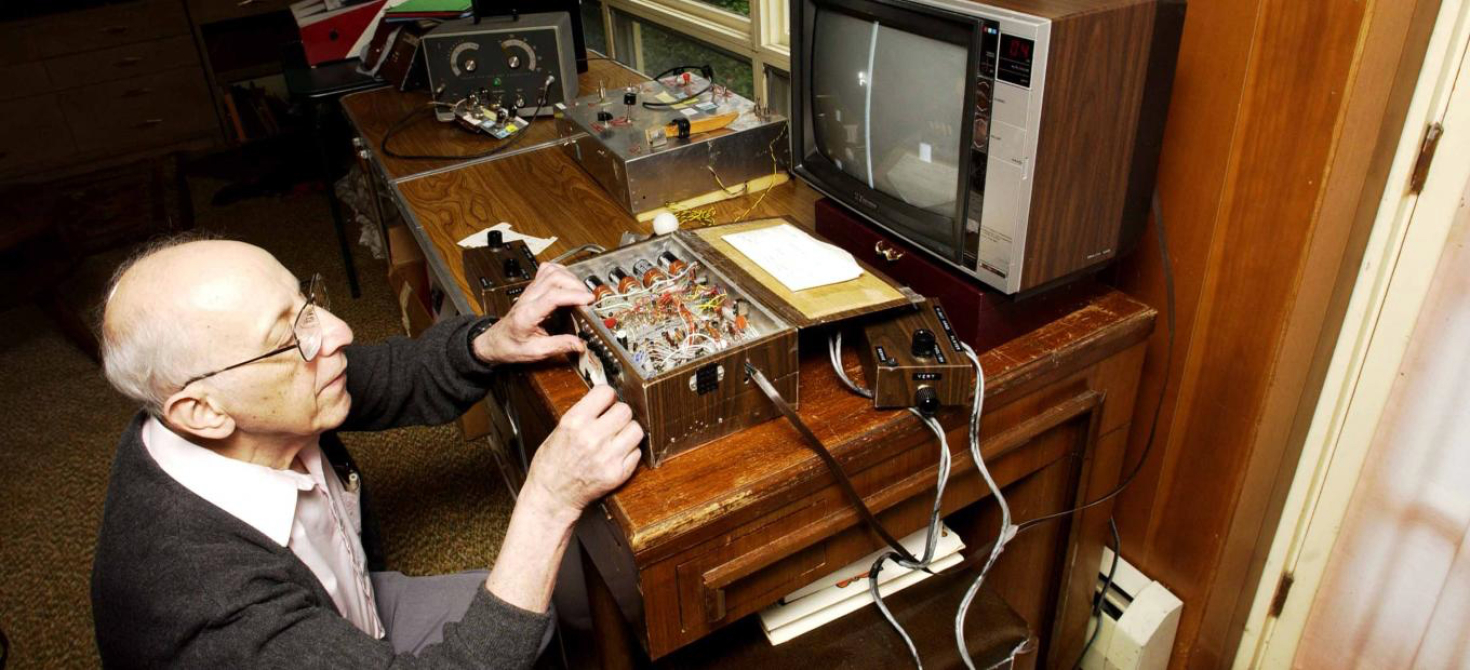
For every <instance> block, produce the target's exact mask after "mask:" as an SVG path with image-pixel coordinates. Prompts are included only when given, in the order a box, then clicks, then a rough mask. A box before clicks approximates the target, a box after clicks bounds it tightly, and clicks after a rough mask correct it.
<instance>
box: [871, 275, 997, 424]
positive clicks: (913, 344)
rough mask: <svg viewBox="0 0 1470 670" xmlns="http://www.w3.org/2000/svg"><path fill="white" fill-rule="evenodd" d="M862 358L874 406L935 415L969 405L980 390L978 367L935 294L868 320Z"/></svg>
mask: <svg viewBox="0 0 1470 670" xmlns="http://www.w3.org/2000/svg"><path fill="white" fill-rule="evenodd" d="M858 359H859V360H860V361H862V365H863V376H864V377H866V378H867V380H868V384H870V385H872V389H871V390H872V392H873V406H874V407H878V408H897V407H913V408H915V409H917V410H919V411H920V412H921V413H923V414H925V415H928V416H932V415H933V414H934V413H935V412H937V411H938V410H939V408H940V407H941V406H943V405H964V404H967V403H969V402H970V400H971V398H970V396H971V394H972V392H973V391H974V388H973V387H974V384H975V368H974V366H973V365H971V363H970V359H969V358H966V357H965V353H964V350H963V349H962V347H961V345H960V339H959V337H957V336H956V335H955V334H954V329H953V328H952V327H951V326H950V323H949V316H948V315H947V314H946V313H945V312H944V308H943V307H941V306H940V305H939V301H938V300H936V299H933V298H928V299H925V301H924V302H922V303H920V304H919V305H917V306H916V308H915V309H901V310H895V311H893V312H887V313H884V314H882V315H880V316H877V317H874V318H873V319H871V320H869V321H867V322H865V323H864V324H863V345H862V347H861V348H859V349H858Z"/></svg>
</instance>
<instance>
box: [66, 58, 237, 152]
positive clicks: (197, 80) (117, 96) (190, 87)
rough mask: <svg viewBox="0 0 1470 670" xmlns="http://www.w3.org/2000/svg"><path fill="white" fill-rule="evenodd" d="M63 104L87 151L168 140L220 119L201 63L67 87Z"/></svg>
mask: <svg viewBox="0 0 1470 670" xmlns="http://www.w3.org/2000/svg"><path fill="white" fill-rule="evenodd" d="M61 107H62V110H63V111H64V113H65V114H66V119H67V124H68V125H69V126H70V127H71V131H72V136H73V137H75V138H76V142H77V148H78V149H79V150H81V151H85V152H92V151H99V152H106V151H112V150H115V149H124V148H128V147H135V146H145V145H160V144H167V143H169V142H174V141H178V140H181V139H184V138H187V137H190V136H194V135H198V134H200V133H201V132H203V131H206V130H209V129H211V128H214V127H216V125H217V124H218V120H217V118H216V117H215V114H214V107H213V106H212V105H211V103H210V99H209V88H208V87H207V86H206V85H205V83H204V78H203V76H202V75H201V74H200V72H199V70H198V69H197V68H184V69H179V70H170V71H168V72H162V73H159V74H155V75H149V76H146V77H134V78H131V79H124V80H121V81H115V82H111V83H107V84H102V85H100V86H95V87H91V88H86V89H77V90H73V91H69V92H66V93H63V94H61Z"/></svg>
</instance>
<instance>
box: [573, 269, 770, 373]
mask: <svg viewBox="0 0 1470 670" xmlns="http://www.w3.org/2000/svg"><path fill="white" fill-rule="evenodd" d="M583 282H584V283H585V284H586V285H587V288H588V289H590V290H591V291H592V293H593V303H592V312H593V314H595V315H596V316H597V318H599V319H601V320H602V324H603V325H604V326H606V327H607V329H608V331H609V332H611V333H612V334H613V336H614V338H616V340H617V343H618V346H620V347H622V348H623V350H624V351H626V352H627V354H628V358H630V359H631V360H632V361H633V363H634V364H635V365H636V366H638V370H639V373H640V374H641V375H642V376H643V377H644V378H651V377H655V376H657V375H659V374H661V373H663V372H666V371H668V370H672V369H674V368H677V367H679V366H681V365H684V364H686V363H689V362H692V361H695V360H697V359H699V358H701V357H703V356H706V355H708V354H711V353H714V352H718V351H723V350H725V349H728V348H729V347H731V346H734V345H736V344H739V343H741V342H745V341H747V340H751V339H755V338H759V337H760V336H761V332H760V330H759V329H758V328H757V327H756V325H755V324H754V323H752V322H751V319H750V303H749V302H747V301H746V300H745V299H744V298H740V297H737V296H735V295H733V294H731V293H730V291H729V289H728V288H727V287H725V286H722V285H720V283H719V282H718V281H717V279H716V278H714V277H712V276H711V274H710V273H707V272H704V271H703V270H702V269H701V268H700V267H699V264H698V263H697V262H687V263H686V262H685V261H684V260H682V259H680V258H679V257H677V256H676V255H674V253H673V252H672V251H664V252H662V253H660V254H658V256H656V257H654V258H653V260H649V259H648V258H637V259H634V260H633V263H632V267H631V272H629V270H628V269H625V268H624V267H623V266H622V265H614V266H612V267H611V268H610V269H608V271H607V275H606V277H601V276H597V275H590V276H586V277H584V278H583Z"/></svg>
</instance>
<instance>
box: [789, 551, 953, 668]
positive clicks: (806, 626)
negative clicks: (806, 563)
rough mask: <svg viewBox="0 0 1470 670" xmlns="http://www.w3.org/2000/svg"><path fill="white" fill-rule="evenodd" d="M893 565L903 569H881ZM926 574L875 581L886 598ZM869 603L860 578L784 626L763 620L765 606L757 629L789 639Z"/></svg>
mask: <svg viewBox="0 0 1470 670" xmlns="http://www.w3.org/2000/svg"><path fill="white" fill-rule="evenodd" d="M963 560H964V557H963V556H961V555H959V554H950V555H949V556H947V557H945V558H942V559H939V560H937V561H935V562H934V563H933V564H932V565H931V566H930V569H932V570H934V571H935V572H941V571H944V570H947V569H949V568H950V567H952V566H954V565H955V564H956V563H959V562H960V561H963ZM893 569H898V570H903V569H902V568H898V567H897V566H894V565H889V566H888V567H887V568H885V570H893ZM930 576H931V575H929V574H928V573H926V572H924V571H922V570H910V571H905V572H904V573H903V574H902V575H900V576H899V577H897V578H895V579H893V580H891V581H888V582H884V583H882V584H879V585H878V593H880V594H882V596H883V597H884V598H887V597H889V596H892V595H893V594H895V593H898V592H899V591H902V590H904V589H906V588H908V587H910V586H913V585H914V584H918V583H919V582H922V581H924V580H925V579H928V578H929V577H930ZM872 603H873V594H872V592H870V591H869V590H868V580H866V579H864V580H863V582H862V589H860V590H858V592H857V593H854V594H852V595H851V596H849V597H848V598H846V599H844V600H842V601H839V602H837V603H834V604H832V605H829V606H827V607H825V608H822V609H820V610H817V611H815V612H811V613H809V614H807V615H805V616H802V617H800V618H797V619H795V620H793V621H791V622H790V623H787V624H786V625H784V626H778V627H773V626H770V625H769V623H767V619H766V612H767V611H768V610H761V630H762V631H764V632H765V634H766V639H767V640H769V641H770V642H771V644H772V645H777V644H781V643H783V642H789V641H791V640H793V639H795V638H796V637H798V636H800V635H802V634H805V633H810V632H811V631H814V630H816V629H818V628H821V627H822V626H824V625H826V624H829V623H831V622H833V621H836V620H837V619H840V618H842V617H844V616H847V615H848V614H852V613H853V612H856V611H858V610H860V609H862V608H864V607H866V606H868V605H871V604H872Z"/></svg>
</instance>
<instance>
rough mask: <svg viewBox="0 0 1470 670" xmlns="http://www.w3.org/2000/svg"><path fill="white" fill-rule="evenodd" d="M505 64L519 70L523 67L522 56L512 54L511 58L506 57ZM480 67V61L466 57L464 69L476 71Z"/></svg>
mask: <svg viewBox="0 0 1470 670" xmlns="http://www.w3.org/2000/svg"><path fill="white" fill-rule="evenodd" d="M505 66H506V67H508V68H510V69H512V70H519V69H521V57H520V56H511V57H509V58H506V59H505ZM479 68H480V61H478V60H475V59H473V58H466V59H464V71H465V72H474V71H475V70H478V69H479Z"/></svg>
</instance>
